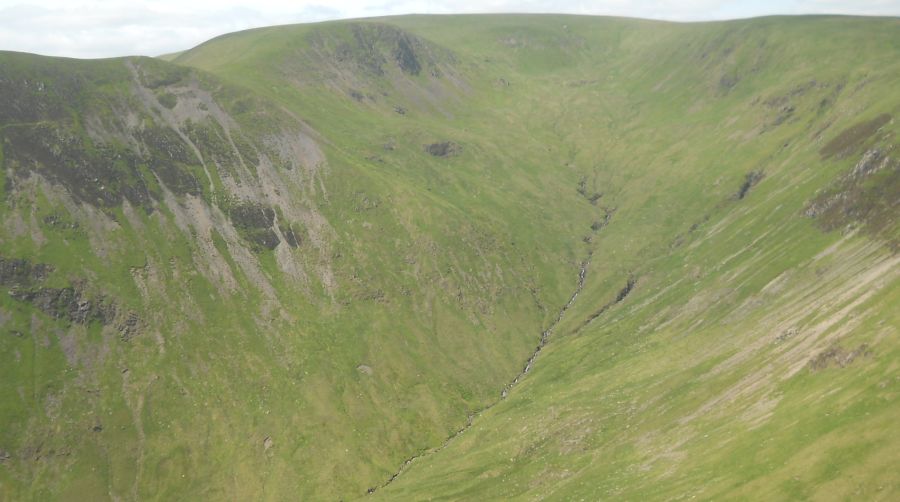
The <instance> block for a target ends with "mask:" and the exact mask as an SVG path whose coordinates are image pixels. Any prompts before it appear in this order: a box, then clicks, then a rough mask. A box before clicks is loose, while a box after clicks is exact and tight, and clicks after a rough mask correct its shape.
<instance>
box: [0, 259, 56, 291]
mask: <svg viewBox="0 0 900 502" xmlns="http://www.w3.org/2000/svg"><path fill="white" fill-rule="evenodd" d="M52 271H53V267H52V266H51V265H47V264H45V263H37V264H32V263H31V262H30V261H28V260H25V259H15V258H13V259H9V258H3V257H0V284H2V285H4V286H28V285H30V284H32V283H34V282H41V281H43V280H44V279H46V278H47V276H48V275H49V274H50V273H51V272H52Z"/></svg>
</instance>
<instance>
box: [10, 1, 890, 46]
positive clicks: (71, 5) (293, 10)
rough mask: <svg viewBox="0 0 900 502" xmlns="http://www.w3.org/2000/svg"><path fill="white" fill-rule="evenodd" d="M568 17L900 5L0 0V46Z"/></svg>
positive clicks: (680, 17) (702, 15)
mask: <svg viewBox="0 0 900 502" xmlns="http://www.w3.org/2000/svg"><path fill="white" fill-rule="evenodd" d="M453 12H459V13H463V12H465V13H469V12H565V13H572V14H598V15H616V16H630V17H650V18H656V19H671V20H677V21H688V20H709V19H724V18H730V17H746V16H756V15H766V14H800V13H840V14H862V15H892V16H898V15H900V0H760V1H755V2H751V1H740V0H556V1H551V0H519V1H511V0H481V1H474V0H462V1H450V0H350V1H344V2H340V3H337V4H325V3H323V2H322V0H312V1H304V0H296V1H292V0H256V1H251V0H158V1H148V0H128V1H120V0H36V1H31V2H28V3H22V1H21V0H0V50H16V51H24V52H36V53H40V54H48V55H57V56H71V57H109V56H121V55H127V54H143V55H158V54H162V53H166V52H174V51H178V50H182V49H187V48H190V47H192V46H194V45H197V44H198V43H200V42H203V41H205V40H208V39H209V38H212V37H214V36H216V35H220V34H222V33H227V32H231V31H237V30H242V29H246V28H252V27H257V26H267V25H274V24H287V23H298V22H312V21H322V20H326V19H338V18H348V17H365V16H381V15H394V14H407V13H435V14H446V13H453Z"/></svg>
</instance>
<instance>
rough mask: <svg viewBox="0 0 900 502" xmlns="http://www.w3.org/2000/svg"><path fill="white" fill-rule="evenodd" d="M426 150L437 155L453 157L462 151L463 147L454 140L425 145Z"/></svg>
mask: <svg viewBox="0 0 900 502" xmlns="http://www.w3.org/2000/svg"><path fill="white" fill-rule="evenodd" d="M425 151H426V152H428V153H429V154H431V155H433V156H435V157H452V156H454V155H459V154H460V153H461V152H462V147H461V146H459V145H458V144H456V143H454V142H452V141H443V142H440V143H431V144H429V145H425Z"/></svg>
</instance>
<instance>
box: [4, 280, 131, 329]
mask: <svg viewBox="0 0 900 502" xmlns="http://www.w3.org/2000/svg"><path fill="white" fill-rule="evenodd" d="M9 294H10V296H12V297H13V298H15V299H16V300H19V301H23V302H28V303H31V304H32V305H34V306H35V307H37V308H38V309H39V310H40V311H41V312H43V313H45V314H47V315H48V316H50V317H52V318H54V319H63V320H66V321H69V322H73V323H77V324H87V323H90V322H92V321H99V322H101V323H103V324H109V323H110V322H111V321H112V320H113V319H115V317H116V307H115V305H113V304H112V303H110V302H108V301H106V300H104V299H99V300H98V299H89V298H87V297H86V296H85V295H84V294H83V293H82V292H81V291H79V290H77V289H75V288H72V287H68V288H39V289H35V290H29V291H19V290H12V291H10V293H9Z"/></svg>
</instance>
